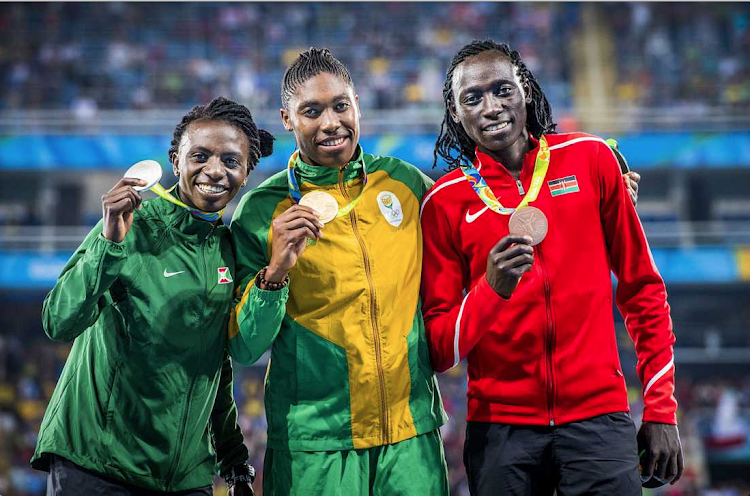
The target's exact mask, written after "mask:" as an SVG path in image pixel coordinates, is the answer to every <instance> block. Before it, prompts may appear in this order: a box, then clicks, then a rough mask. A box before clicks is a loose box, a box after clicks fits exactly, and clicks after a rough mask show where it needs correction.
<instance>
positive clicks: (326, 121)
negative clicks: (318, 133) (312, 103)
mask: <svg viewBox="0 0 750 496" xmlns="http://www.w3.org/2000/svg"><path fill="white" fill-rule="evenodd" d="M320 118H321V121H320V129H321V130H322V131H323V132H324V133H326V134H334V133H335V132H336V131H338V129H339V127H341V120H340V119H339V116H338V114H337V113H336V112H334V111H333V109H327V110H326V111H325V112H323V114H322V115H321V116H320Z"/></svg>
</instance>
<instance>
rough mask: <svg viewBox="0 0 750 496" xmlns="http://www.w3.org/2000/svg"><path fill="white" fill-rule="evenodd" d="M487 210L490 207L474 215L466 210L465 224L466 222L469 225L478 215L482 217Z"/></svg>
mask: <svg viewBox="0 0 750 496" xmlns="http://www.w3.org/2000/svg"><path fill="white" fill-rule="evenodd" d="M488 208H490V207H484V208H483V209H482V210H480V211H479V212H477V213H475V214H470V213H469V211H468V210H467V211H466V222H468V223H469V224H471V223H472V222H474V221H475V220H477V219H478V218H479V216H480V215H482V214H483V213H485V212H486V211H487V209H488Z"/></svg>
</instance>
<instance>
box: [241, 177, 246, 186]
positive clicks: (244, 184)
mask: <svg viewBox="0 0 750 496" xmlns="http://www.w3.org/2000/svg"><path fill="white" fill-rule="evenodd" d="M245 186H247V178H245V180H244V181H242V187H243V188H244V187H245Z"/></svg>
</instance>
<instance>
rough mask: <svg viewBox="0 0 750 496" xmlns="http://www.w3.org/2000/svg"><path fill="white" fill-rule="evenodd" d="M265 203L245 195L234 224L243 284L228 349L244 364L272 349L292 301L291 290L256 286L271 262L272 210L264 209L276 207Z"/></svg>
mask: <svg viewBox="0 0 750 496" xmlns="http://www.w3.org/2000/svg"><path fill="white" fill-rule="evenodd" d="M263 200H264V199H263V198H257V197H255V195H253V194H252V193H251V194H248V195H246V196H245V197H244V198H243V199H242V201H241V202H240V205H239V206H238V207H237V210H236V212H235V214H234V217H233V219H232V224H231V232H232V240H233V242H234V247H235V252H236V258H237V266H236V267H237V268H236V272H237V276H238V279H239V281H240V283H239V286H238V297H237V298H235V301H234V306H233V308H232V312H231V316H230V321H229V341H228V347H229V354H230V355H231V356H232V358H234V359H235V360H236V361H238V362H240V363H242V364H245V365H249V364H252V363H254V362H256V361H257V360H258V359H259V358H260V357H261V356H262V355H263V353H264V352H265V351H266V350H267V349H268V348H270V347H271V345H272V344H273V341H274V339H276V336H277V335H278V333H279V329H280V328H281V321H282V319H283V318H284V314H285V313H286V302H287V300H288V299H289V288H288V287H284V288H282V289H280V290H278V291H266V290H262V289H260V288H258V287H257V286H256V285H255V276H256V275H257V273H258V272H259V271H260V269H262V268H263V267H265V266H266V265H268V262H269V257H268V255H267V250H266V246H267V242H268V230H269V225H270V222H271V213H272V211H271V212H266V211H264V210H263V209H264V208H265V209H267V208H268V205H269V204H270V205H271V207H273V205H274V204H273V203H270V202H267V201H263ZM259 208H260V210H259Z"/></svg>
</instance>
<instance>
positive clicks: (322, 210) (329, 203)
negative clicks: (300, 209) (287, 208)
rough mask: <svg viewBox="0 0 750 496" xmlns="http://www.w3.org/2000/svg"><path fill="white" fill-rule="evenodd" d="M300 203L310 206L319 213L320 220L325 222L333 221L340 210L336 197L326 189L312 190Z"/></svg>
mask: <svg viewBox="0 0 750 496" xmlns="http://www.w3.org/2000/svg"><path fill="white" fill-rule="evenodd" d="M299 204H300V205H303V206H305V207H310V208H312V209H313V210H315V212H317V214H318V220H320V222H322V223H323V224H326V223H328V222H331V221H332V220H333V219H335V218H336V214H338V212H339V204H338V203H337V202H336V199H335V198H334V197H332V196H331V195H329V194H328V193H326V192H325V191H320V190H317V191H311V192H309V193H307V194H306V195H305V196H303V197H302V199H301V200H300V201H299Z"/></svg>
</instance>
